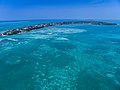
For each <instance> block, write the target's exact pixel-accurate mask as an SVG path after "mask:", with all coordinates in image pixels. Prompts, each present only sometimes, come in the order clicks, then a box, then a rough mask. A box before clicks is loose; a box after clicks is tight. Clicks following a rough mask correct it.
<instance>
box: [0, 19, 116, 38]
mask: <svg viewBox="0 0 120 90" xmlns="http://www.w3.org/2000/svg"><path fill="white" fill-rule="evenodd" d="M69 24H91V25H118V24H116V23H110V22H98V21H69V22H54V23H43V24H37V25H33V26H26V27H23V28H17V29H13V30H8V31H5V32H3V33H0V36H7V35H14V34H20V33H23V32H29V31H31V30H36V29H40V28H45V27H50V26H59V25H69Z"/></svg>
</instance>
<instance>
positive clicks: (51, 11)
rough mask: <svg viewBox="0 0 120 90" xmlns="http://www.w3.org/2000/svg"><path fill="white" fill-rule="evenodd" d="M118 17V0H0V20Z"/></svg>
mask: <svg viewBox="0 0 120 90" xmlns="http://www.w3.org/2000/svg"><path fill="white" fill-rule="evenodd" d="M24 19H120V0H0V20H24Z"/></svg>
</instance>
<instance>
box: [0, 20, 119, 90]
mask: <svg viewBox="0 0 120 90" xmlns="http://www.w3.org/2000/svg"><path fill="white" fill-rule="evenodd" d="M54 21H55V20H54ZM56 21H58V20H56ZM42 22H43V23H45V22H46V23H47V22H52V20H46V21H42V20H38V21H16V22H14V21H13V22H7V21H6V22H0V32H3V31H5V30H7V29H13V28H17V27H23V26H26V25H32V24H37V23H42ZM114 22H115V21H114ZM117 22H118V21H117ZM0 90H120V26H95V25H62V26H55V27H48V28H44V29H38V30H35V31H31V32H27V33H22V34H19V35H12V36H5V37H0Z"/></svg>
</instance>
